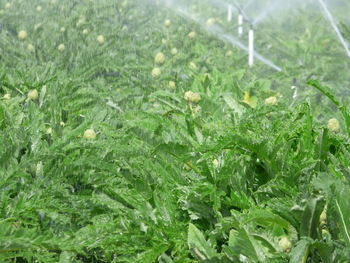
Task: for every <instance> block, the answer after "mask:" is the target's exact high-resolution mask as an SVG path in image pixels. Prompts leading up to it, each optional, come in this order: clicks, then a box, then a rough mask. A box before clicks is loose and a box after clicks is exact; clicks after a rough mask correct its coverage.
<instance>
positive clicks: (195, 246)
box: [187, 223, 216, 259]
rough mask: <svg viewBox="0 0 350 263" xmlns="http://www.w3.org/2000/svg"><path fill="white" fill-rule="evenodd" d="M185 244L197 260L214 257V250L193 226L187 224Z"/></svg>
mask: <svg viewBox="0 0 350 263" xmlns="http://www.w3.org/2000/svg"><path fill="white" fill-rule="evenodd" d="M187 243H188V246H189V248H190V249H191V250H192V254H194V256H196V257H198V258H199V259H210V258H212V257H215V255H216V252H215V250H214V249H213V248H212V247H211V246H210V245H209V244H208V242H207V241H206V240H205V237H204V235H203V233H202V232H201V231H200V230H199V229H198V228H197V227H196V226H195V225H193V224H191V223H190V224H189V227H188V238H187Z"/></svg>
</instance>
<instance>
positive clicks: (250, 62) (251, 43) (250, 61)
mask: <svg viewBox="0 0 350 263" xmlns="http://www.w3.org/2000/svg"><path fill="white" fill-rule="evenodd" d="M248 42H249V43H248V57H249V59H248V65H249V67H253V65H254V28H253V26H252V25H250V28H249V33H248Z"/></svg>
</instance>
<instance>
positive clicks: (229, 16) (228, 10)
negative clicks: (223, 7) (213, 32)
mask: <svg viewBox="0 0 350 263" xmlns="http://www.w3.org/2000/svg"><path fill="white" fill-rule="evenodd" d="M232 9H233V6H232V5H231V4H229V5H228V6H227V22H231V21H232V12H233V10H232Z"/></svg>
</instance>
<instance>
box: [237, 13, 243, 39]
mask: <svg viewBox="0 0 350 263" xmlns="http://www.w3.org/2000/svg"><path fill="white" fill-rule="evenodd" d="M238 35H239V36H242V35H243V15H242V13H239V14H238Z"/></svg>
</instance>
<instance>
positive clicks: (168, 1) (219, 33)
mask: <svg viewBox="0 0 350 263" xmlns="http://www.w3.org/2000/svg"><path fill="white" fill-rule="evenodd" d="M162 2H163V3H164V4H165V5H166V6H167V7H170V8H172V10H174V11H175V12H176V13H177V14H178V15H180V16H182V17H183V18H185V19H187V20H190V21H193V22H195V23H196V24H197V25H199V26H200V27H202V28H203V29H205V30H206V31H207V32H210V33H211V34H213V35H215V36H216V37H217V38H218V39H221V40H222V41H225V42H228V43H230V44H232V45H234V46H236V47H238V48H240V49H242V50H244V51H245V52H247V53H248V54H249V49H248V47H247V46H246V45H244V44H243V43H242V42H240V41H239V40H238V39H236V38H235V37H233V36H232V35H229V34H226V33H224V31H223V29H222V28H221V27H219V26H218V25H213V26H211V27H208V26H206V24H205V23H203V21H202V20H201V19H200V18H199V17H194V16H193V14H191V13H190V12H188V11H187V8H186V7H182V6H179V5H177V6H175V5H174V4H173V2H172V0H162ZM242 14H243V16H245V14H244V13H242ZM252 35H253V37H254V32H253V34H252ZM252 47H253V49H252V52H251V53H250V54H251V55H253V58H254V57H255V58H256V59H258V60H260V61H261V62H262V63H264V64H265V65H267V66H269V67H271V68H273V69H274V70H276V71H282V69H281V68H280V67H279V66H277V65H275V64H274V63H273V62H272V61H270V60H269V59H267V58H265V57H264V56H262V55H261V54H259V53H257V52H255V51H254V44H253V45H252Z"/></svg>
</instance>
